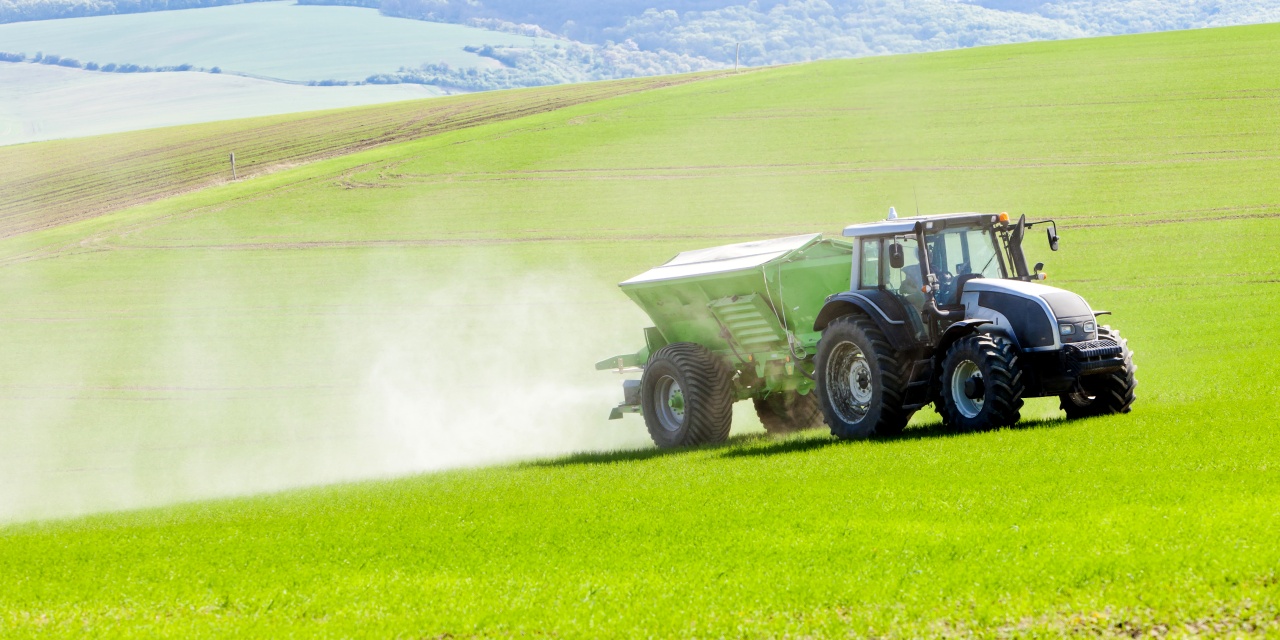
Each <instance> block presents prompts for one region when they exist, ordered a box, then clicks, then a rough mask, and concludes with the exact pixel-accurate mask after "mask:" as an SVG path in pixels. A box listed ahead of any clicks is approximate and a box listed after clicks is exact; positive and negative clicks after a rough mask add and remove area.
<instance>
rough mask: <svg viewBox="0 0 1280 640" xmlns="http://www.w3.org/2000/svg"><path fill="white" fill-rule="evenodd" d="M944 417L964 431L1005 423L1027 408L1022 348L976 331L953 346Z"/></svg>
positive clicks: (941, 409)
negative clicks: (1019, 353)
mask: <svg viewBox="0 0 1280 640" xmlns="http://www.w3.org/2000/svg"><path fill="white" fill-rule="evenodd" d="M940 383H941V384H940V385H939V387H940V388H941V390H942V397H941V399H940V401H939V402H938V404H937V407H936V408H937V410H938V413H939V414H941V415H942V421H943V422H944V423H946V424H947V425H948V426H951V427H955V428H958V429H962V430H964V431H978V430H982V429H994V428H998V427H1006V426H1009V425H1012V424H1014V423H1016V422H1017V421H1018V419H1019V418H1020V417H1021V415H1020V414H1019V410H1021V409H1022V392H1023V384H1022V370H1021V369H1020V368H1019V367H1018V350H1017V348H1016V347H1014V345H1013V342H1012V341H1010V340H1009V339H1008V338H1005V337H1003V336H992V335H987V334H983V333H974V334H971V335H969V336H966V337H964V338H961V339H959V340H957V341H956V342H955V344H953V345H951V349H950V350H948V351H947V357H946V359H945V360H943V362H942V380H941V381H940Z"/></svg>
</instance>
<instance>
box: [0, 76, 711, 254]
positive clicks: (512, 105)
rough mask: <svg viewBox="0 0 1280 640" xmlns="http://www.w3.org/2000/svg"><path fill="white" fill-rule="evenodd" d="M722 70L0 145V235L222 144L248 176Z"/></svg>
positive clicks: (106, 207)
mask: <svg viewBox="0 0 1280 640" xmlns="http://www.w3.org/2000/svg"><path fill="white" fill-rule="evenodd" d="M730 73H731V72H728V71H725V72H713V73H704V74H690V75H683V76H663V77H650V78H636V79H629V80H622V81H616V82H601V83H587V84H582V85H558V86H553V87H544V88H538V89H528V90H516V91H510V92H493V93H486V94H471V95H468V96H459V97H457V98H432V99H426V100H422V101H413V102H409V103H402V104H391V105H379V106H374V107H362V108H356V109H348V110H342V111H338V112H324V113H320V114H315V115H303V116H292V117H289V116H284V117H282V116H273V117H268V118H257V119H254V120H250V121H233V122H231V123H210V124H206V125H195V126H192V127H183V128H180V129H159V130H154V131H141V132H131V133H124V134H117V135H115V136H110V137H105V138H104V137H98V138H91V139H73V140H62V141H52V142H48V143H34V144H27V145H15V146H12V147H3V148H0V167H3V168H0V184H4V185H6V187H5V189H4V190H3V191H0V238H6V237H12V236H17V235H23V234H28V233H32V232H37V231H42V230H48V229H53V228H56V227H60V226H63V225H66V224H69V223H73V222H79V221H84V220H89V219H93V218H97V217H100V216H103V215H105V214H108V213H113V212H115V211H120V210H123V209H127V208H130V207H134V206H138V205H142V204H147V203H150V202H154V201H157V200H161V199H165V198H170V197H173V196H177V195H183V194H189V193H192V192H196V191H201V190H204V189H208V188H210V187H215V186H220V185H224V184H227V183H229V182H231V180H230V176H229V173H230V167H229V153H231V152H235V154H236V161H237V168H238V171H239V173H238V175H239V181H245V180H250V179H253V178H258V177H261V176H265V175H268V174H272V173H277V172H279V171H282V170H285V169H289V168H293V167H297V166H300V165H304V164H312V163H316V162H321V161H324V160H328V159H332V158H336V157H339V156H345V155H349V154H352V153H358V152H361V151H366V150H370V149H374V148H377V147H382V146H386V145H390V144H396V143H400V142H406V141H411V140H417V139H421V138H426V137H430V136H435V135H440V134H445V133H449V132H454V131H459V130H463V129H467V128H472V127H477V126H482V125H485V124H491V123H496V122H503V121H508V120H514V119H519V118H524V117H528V116H534V115H538V114H542V113H547V112H551V111H556V110H560V109H564V108H567V107H571V106H575V105H580V104H584V103H589V102H594V101H599V100H605V99H608V98H614V97H619V96H623V95H628V94H632V93H638V92H643V91H651V90H656V89H663V88H668V87H673V86H678V85H683V84H688V83H692V82H700V81H703V80H711V79H716V78H721V77H724V76H726V75H729V74H730ZM330 179H331V178H330ZM297 185H298V183H291V184H290V185H284V186H285V187H286V188H289V187H296V186H297ZM205 210H206V211H208V210H211V209H205ZM113 233H114V232H113V231H111V230H103V231H100V232H98V233H97V234H94V235H93V236H91V237H88V238H84V239H82V240H78V241H76V242H71V243H63V244H60V245H57V246H52V247H45V248H41V249H38V250H33V251H28V252H25V253H23V254H21V255H16V256H10V257H9V258H6V259H3V260H0V265H3V264H6V263H12V262H15V261H18V262H21V261H26V260H30V259H36V258H39V257H44V256H48V255H53V254H59V253H63V252H66V251H79V250H86V249H90V248H91V247H92V245H95V244H97V243H98V241H99V240H100V239H101V238H102V237H104V236H109V235H112V234H113Z"/></svg>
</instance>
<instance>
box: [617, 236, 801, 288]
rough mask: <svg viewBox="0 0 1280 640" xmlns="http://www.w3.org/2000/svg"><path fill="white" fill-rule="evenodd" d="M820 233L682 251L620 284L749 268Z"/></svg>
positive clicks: (781, 253) (794, 248)
mask: <svg viewBox="0 0 1280 640" xmlns="http://www.w3.org/2000/svg"><path fill="white" fill-rule="evenodd" d="M821 237H822V234H821V233H810V234H806V235H802V236H788V237H786V238H775V239H772V240H756V241H753V242H740V243H738V244H727V245H724V246H721V247H711V248H709V249H694V250H693V251H685V252H682V253H680V254H678V255H677V256H676V257H674V258H672V259H670V260H668V261H667V262H666V264H663V265H662V266H659V267H654V268H652V269H650V270H648V271H646V272H644V273H642V274H640V275H638V276H636V277H634V278H631V279H630V280H627V281H625V282H623V283H622V284H624V285H626V284H640V283H642V282H656V281H659V280H674V279H676V278H688V277H692V276H705V275H709V274H713V273H727V272H729V271H739V270H741V269H751V268H753V267H758V266H760V265H762V264H765V263H767V262H769V261H771V260H775V259H777V258H781V257H782V256H785V255H787V254H788V253H791V252H792V251H795V250H797V249H802V248H804V247H806V246H808V245H810V244H812V243H813V242H814V241H816V240H817V239H818V238H821Z"/></svg>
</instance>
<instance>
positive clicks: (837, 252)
mask: <svg viewBox="0 0 1280 640" xmlns="http://www.w3.org/2000/svg"><path fill="white" fill-rule="evenodd" d="M851 267H852V245H851V244H850V243H848V242H844V241H841V240H833V239H826V238H823V237H822V235H821V234H810V235H803V236H792V237H787V238H778V239H775V240H764V241H759V242H746V243H741V244H734V245H726V246H722V247H713V248H710V249H699V250H695V251H686V252H684V253H681V254H679V255H677V256H676V257H674V258H672V259H671V260H670V261H668V262H667V263H665V264H663V265H661V266H659V267H656V268H653V269H650V270H649V271H646V272H644V273H642V274H640V275H638V276H636V277H634V278H631V279H630V280H627V281H625V282H623V283H621V284H620V285H619V287H621V289H622V291H623V293H625V294H626V295H627V296H628V297H629V298H631V299H632V300H634V301H635V303H636V304H637V305H639V306H640V308H641V309H643V310H644V311H645V313H647V314H649V318H650V319H652V320H653V326H652V327H649V328H647V329H645V345H644V347H643V348H642V349H640V350H639V351H637V352H635V353H630V354H625V355H620V356H614V357H613V358H609V359H608V360H604V361H602V362H599V363H597V364H596V368H597V369H600V370H609V369H614V370H617V371H620V372H627V371H636V370H639V369H641V368H643V367H644V365H645V363H646V362H647V361H648V359H649V356H650V355H651V354H652V353H653V352H655V351H657V350H658V349H661V348H662V347H663V346H665V345H667V344H671V343H675V342H694V343H697V344H700V345H702V346H704V347H706V348H707V349H710V350H711V351H712V352H713V353H714V354H715V355H716V356H718V357H721V358H723V359H724V360H725V361H726V362H727V363H728V364H729V366H731V367H732V368H733V369H734V370H735V371H736V372H737V373H738V375H737V376H736V377H735V379H734V382H735V387H736V388H737V393H738V398H739V399H746V398H750V397H763V396H764V395H767V394H768V393H770V392H773V391H778V390H795V391H799V392H800V393H808V392H809V390H811V389H812V388H813V385H814V383H813V379H812V378H811V377H810V376H812V366H813V365H812V362H813V359H812V358H811V357H808V356H811V355H812V354H813V353H814V351H815V348H816V346H817V343H818V339H819V338H820V337H821V332H818V331H814V329H813V325H814V320H815V319H816V318H817V315H818V312H819V311H821V310H822V305H823V303H824V302H825V301H826V299H827V297H828V296H830V295H831V294H834V293H839V292H841V291H848V290H849V275H850V273H851V271H852V268H851ZM626 395H627V396H630V395H631V394H630V393H628V394H626ZM635 411H638V401H637V402H631V398H630V397H628V398H627V402H624V404H623V405H622V406H620V407H618V408H617V409H615V410H614V414H613V415H612V416H611V417H621V414H622V413H624V412H635Z"/></svg>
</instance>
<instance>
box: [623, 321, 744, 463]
mask: <svg viewBox="0 0 1280 640" xmlns="http://www.w3.org/2000/svg"><path fill="white" fill-rule="evenodd" d="M733 400H734V394H733V377H732V373H731V372H730V371H729V367H728V366H727V365H726V364H725V363H724V361H722V360H720V359H719V358H717V357H716V356H715V355H714V354H712V353H711V352H710V351H708V350H707V348H706V347H703V346H702V345H699V344H695V343H692V342H677V343H674V344H669V345H667V346H665V347H663V348H661V349H659V350H658V351H657V352H656V353H654V354H653V356H651V357H650V358H649V362H648V364H646V365H645V368H644V375H643V376H641V378H640V406H641V409H642V410H643V412H644V424H645V426H646V427H648V428H649V437H651V438H653V443H654V444H656V445H658V446H659V447H662V448H670V447H685V446H690V445H699V444H710V443H715V442H724V441H725V440H726V439H727V438H728V437H729V427H730V425H731V422H732V421H733Z"/></svg>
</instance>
